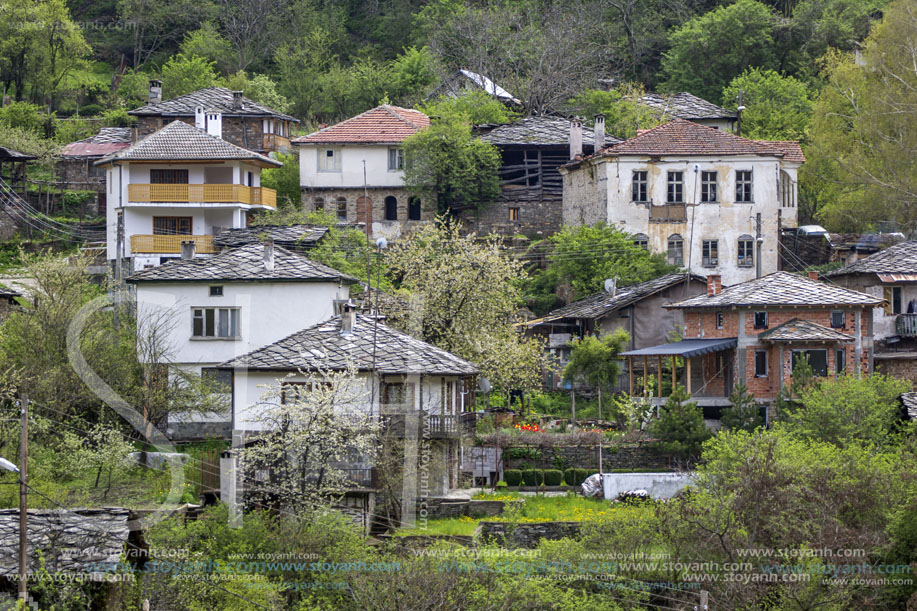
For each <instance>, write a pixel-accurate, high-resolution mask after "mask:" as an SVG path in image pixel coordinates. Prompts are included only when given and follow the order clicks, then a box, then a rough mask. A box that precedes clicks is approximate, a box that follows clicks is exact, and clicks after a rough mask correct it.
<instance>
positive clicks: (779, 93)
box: [723, 68, 812, 140]
mask: <svg viewBox="0 0 917 611" xmlns="http://www.w3.org/2000/svg"><path fill="white" fill-rule="evenodd" d="M739 94H741V95H742V104H743V105H744V106H745V110H743V111H742V135H743V136H744V137H746V138H752V139H756V140H804V139H805V138H806V130H807V129H808V127H809V120H810V118H811V116H812V101H811V99H810V98H809V90H808V87H806V85H805V83H803V82H802V81H798V80H796V79H795V78H793V77H792V76H783V75H781V74H779V73H777V72H775V71H773V70H764V69H761V68H749V69H748V70H746V71H745V72H743V73H742V74H740V75H739V76H737V77H736V78H734V79H732V82H731V83H729V85H728V86H727V87H726V88H725V89H724V90H723V103H724V104H726V106H727V107H730V108H735V107H736V105H737V100H738V98H739Z"/></svg>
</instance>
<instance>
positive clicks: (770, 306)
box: [622, 272, 882, 418]
mask: <svg viewBox="0 0 917 611" xmlns="http://www.w3.org/2000/svg"><path fill="white" fill-rule="evenodd" d="M813 275H814V274H813ZM881 304H882V299H881V298H880V297H874V296H872V295H868V294H866V293H861V292H858V291H853V290H849V289H845V288H841V287H838V286H836V285H833V284H829V283H825V282H819V281H818V280H816V279H814V278H808V277H804V276H800V275H796V274H791V273H788V272H775V273H773V274H769V275H767V276H764V277H762V278H758V279H755V280H749V281H748V282H744V283H742V284H736V285H734V286H730V287H728V288H722V284H721V281H720V277H719V276H717V275H710V276H707V291H706V294H704V295H699V296H697V297H693V298H691V299H687V300H685V301H681V302H678V303H674V304H671V305H667V306H665V307H667V308H670V309H676V310H681V311H682V312H683V313H684V321H685V331H684V337H685V339H683V340H682V341H679V342H673V343H667V344H659V345H656V346H651V347H648V348H642V349H638V350H631V351H628V352H624V353H622V356H624V357H626V358H627V359H628V368H627V371H628V373H627V376H628V384H629V386H630V390H631V393H632V394H653V395H654V396H655V397H656V399H655V401H657V402H662V401H664V398H663V397H662V395H663V394H664V392H663V387H664V386H666V387H669V382H670V381H669V380H664V379H663V378H662V377H661V376H659V377H657V378H656V380H655V384H656V387H655V388H653V385H652V384H641V377H642V376H643V372H644V371H649V372H650V373H652V372H653V369H652V368H651V367H650V363H651V362H653V361H655V365H656V369H657V370H661V369H662V365H663V361H666V360H668V361H669V362H670V363H672V364H673V365H675V366H672V367H670V371H671V376H672V379H671V382H673V383H677V384H679V385H681V386H683V387H685V389H686V390H687V391H688V393H689V394H690V395H691V397H692V400H694V401H696V402H697V404H698V405H699V406H701V407H703V408H705V416H706V417H708V418H718V417H719V415H718V414H719V410H720V409H721V408H722V407H724V406H728V405H729V404H730V403H729V399H728V397H729V395H730V394H731V392H732V389H733V386H734V384H735V383H736V382H737V381H743V382H744V383H745V386H746V387H747V389H748V391H749V392H750V393H752V394H753V395H754V396H755V399H756V400H757V401H758V402H759V403H761V404H764V405H769V404H772V403H773V402H774V400H775V399H776V398H777V395H778V393H780V391H781V390H782V389H783V387H784V386H786V385H787V384H789V383H790V380H791V374H792V372H793V368H794V367H795V365H796V364H797V362H798V361H799V359H802V358H805V359H807V360H808V362H809V365H810V366H811V367H812V370H813V372H814V374H815V375H817V376H821V377H826V376H835V375H840V374H848V375H859V374H861V373H870V372H872V370H873V357H874V353H873V308H875V307H877V306H879V305H881ZM676 357H678V358H680V359H683V362H684V366H677V364H676Z"/></svg>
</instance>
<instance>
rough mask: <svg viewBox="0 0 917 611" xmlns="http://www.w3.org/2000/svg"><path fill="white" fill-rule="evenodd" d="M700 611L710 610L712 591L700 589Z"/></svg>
mask: <svg viewBox="0 0 917 611" xmlns="http://www.w3.org/2000/svg"><path fill="white" fill-rule="evenodd" d="M698 609H699V611H710V593H709V592H708V591H707V590H701V591H700V606H698Z"/></svg>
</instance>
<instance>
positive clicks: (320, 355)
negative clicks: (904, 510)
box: [219, 309, 478, 494]
mask: <svg viewBox="0 0 917 611" xmlns="http://www.w3.org/2000/svg"><path fill="white" fill-rule="evenodd" d="M346 310H347V311H345V312H344V313H343V314H342V315H340V316H336V317H334V318H332V319H330V320H327V321H325V322H322V323H319V324H317V325H313V326H311V327H308V328H306V329H304V330H302V331H300V332H298V333H295V334H293V335H290V336H289V337H286V338H284V339H282V340H280V341H277V342H274V343H272V344H270V345H267V346H264V347H263V348H260V349H258V350H255V351H253V352H250V353H248V354H245V355H243V356H240V357H238V358H235V359H232V360H229V361H227V362H225V363H223V364H221V365H219V368H220V369H222V370H226V371H229V372H231V374H232V387H233V396H232V401H233V408H232V413H233V441H234V445H239V444H241V443H244V442H245V441H246V438H250V437H252V436H257V433H258V432H259V431H260V430H261V427H262V424H261V423H260V422H259V419H258V412H259V409H262V406H263V405H264V404H265V401H269V400H271V401H276V400H281V401H282V400H283V398H282V397H283V393H274V395H278V394H279V396H280V398H279V399H277V398H271V399H268V398H267V395H268V394H269V393H267V390H266V389H267V388H269V387H271V386H273V387H274V388H275V389H276V388H277V386H278V385H280V384H283V385H284V387H285V386H288V385H293V386H297V385H303V384H309V383H310V382H312V381H314V380H316V379H320V378H319V377H318V376H319V375H320V374H319V372H321V371H328V370H333V371H342V370H347V369H351V368H352V369H353V370H355V372H356V383H357V384H358V385H359V386H360V387H362V391H363V392H361V393H360V395H361V404H362V409H365V411H366V412H367V413H368V414H369V415H370V416H371V417H372V418H373V420H378V421H380V422H381V423H382V424H383V426H384V427H385V428H386V429H387V430H388V432H390V433H394V434H395V435H396V437H404V438H411V437H412V436H413V437H414V438H415V439H424V440H428V441H430V442H431V443H430V446H429V451H430V452H431V453H432V455H431V456H428V457H426V458H425V459H423V460H424V461H425V462H426V463H428V464H429V465H430V468H431V469H432V470H434V471H435V475H434V476H432V477H431V479H432V483H431V490H430V494H439V493H442V491H443V490H445V489H448V488H451V487H454V486H455V485H456V482H457V478H458V466H459V458H460V457H459V454H460V446H459V424H458V420H459V415H460V414H461V413H462V412H463V411H465V410H466V409H469V410H470V407H471V402H472V399H473V391H474V385H473V383H472V381H473V378H474V376H476V375H477V374H478V369H477V367H475V366H474V365H473V364H471V363H469V362H468V361H465V360H463V359H461V358H459V357H457V356H455V355H453V354H450V353H448V352H446V351H445V350H441V349H439V348H437V347H435V346H432V345H430V344H427V343H425V342H423V341H420V340H418V339H416V338H413V337H411V336H409V335H406V334H404V333H401V332H399V331H396V330H394V329H392V328H390V327H388V326H386V325H385V324H383V323H381V322H379V321H378V320H377V319H375V318H370V317H365V316H361V315H357V314H356V313H355V312H353V311H352V310H349V309H346ZM284 387H281V388H284ZM412 423H413V424H412ZM412 426H413V428H412Z"/></svg>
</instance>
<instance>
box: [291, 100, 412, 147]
mask: <svg viewBox="0 0 917 611" xmlns="http://www.w3.org/2000/svg"><path fill="white" fill-rule="evenodd" d="M429 125H430V117H428V116H427V115H425V114H423V113H422V112H420V111H419V110H411V109H410V108H401V107H399V106H390V105H388V104H383V105H382V106H376V107H375V108H373V109H371V110H367V111H366V112H364V113H362V114H359V115H357V116H355V117H351V118H350V119H347V120H345V121H341V122H340V123H336V124H334V125H332V126H331V127H326V128H325V129H322V130H319V131H317V132H315V133H312V134H309V135H308V136H301V137H299V138H294V139H293V143H295V144H332V143H341V144H348V143H354V144H357V143H368V144H376V143H379V144H381V143H396V142H403V141H404V140H405V139H407V138H408V137H409V136H413V135H414V134H416V133H417V132H419V131H420V130H422V129H424V128H425V127H429Z"/></svg>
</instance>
